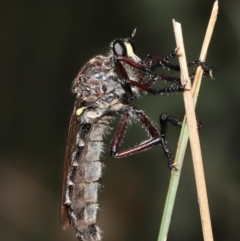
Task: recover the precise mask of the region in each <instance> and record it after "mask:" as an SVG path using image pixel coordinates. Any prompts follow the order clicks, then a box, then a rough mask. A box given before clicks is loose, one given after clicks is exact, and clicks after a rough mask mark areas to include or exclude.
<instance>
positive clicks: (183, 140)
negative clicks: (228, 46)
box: [158, 1, 218, 241]
mask: <svg viewBox="0 0 240 241" xmlns="http://www.w3.org/2000/svg"><path fill="white" fill-rule="evenodd" d="M217 13H218V1H215V3H214V5H213V9H212V14H211V17H210V20H209V24H208V27H207V31H206V35H205V38H204V42H203V47H202V50H201V54H200V58H199V59H200V60H202V61H205V59H206V55H207V49H208V46H209V43H210V39H211V36H212V33H213V29H214V26H215V22H216V19H217ZM202 73H203V72H202V68H201V67H199V68H197V71H196V75H195V79H194V83H193V86H192V97H193V105H194V106H195V105H196V103H197V97H198V93H199V89H200V84H201V78H202ZM188 136H189V133H188V128H187V124H186V116H185V117H184V120H183V124H182V129H181V133H180V137H179V141H178V143H179V144H178V148H177V151H176V157H175V163H177V170H174V171H172V172H171V178H170V183H169V188H168V193H167V197H166V202H165V207H164V212H163V216H162V222H161V227H160V231H159V236H158V241H165V240H167V234H168V230H169V225H170V221H171V216H172V211H173V206H174V202H175V197H176V192H177V188H178V183H179V180H180V175H181V169H182V163H183V159H184V155H185V151H186V147H187V142H188ZM209 236H210V239H205V240H212V239H211V238H212V235H211V234H210V235H209ZM204 238H207V235H204Z"/></svg>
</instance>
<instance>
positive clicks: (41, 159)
mask: <svg viewBox="0 0 240 241" xmlns="http://www.w3.org/2000/svg"><path fill="white" fill-rule="evenodd" d="M212 5H213V1H209V0H203V1H191V0H182V1H178V0H168V1H166V0H162V1H161V0H159V1H155V0H149V1H143V0H131V1H109V0H108V1H107V0H105V1H104V0H102V1H100V0H99V1H96V0H95V1H93V0H92V1H90V0H89V1H83V0H78V1H76V0H73V1H66V0H59V1H51V0H50V1H4V0H2V1H1V3H0V34H1V35H0V36H1V37H0V62H1V64H0V81H1V82H0V83H1V88H0V91H1V93H0V111H1V119H0V133H1V134H0V148H1V152H0V193H1V194H0V240H1V241H10V240H11V241H12V240H18V241H46V240H58V241H66V240H68V241H69V240H76V239H75V230H74V229H73V228H70V229H69V230H67V231H62V230H61V227H60V223H59V202H60V192H61V178H62V164H63V156H64V150H65V143H66V138H67V129H68V122H69V118H70V115H71V112H72V108H73V103H74V96H73V95H72V94H71V82H72V80H73V78H74V77H75V76H76V74H77V73H78V71H79V69H80V67H81V66H83V64H84V63H85V62H86V61H87V60H88V59H89V58H90V57H92V56H94V55H96V54H104V53H106V52H107V51H108V46H109V43H110V41H111V40H113V39H114V38H116V37H126V36H129V33H130V32H131V31H132V30H133V28H135V27H137V28H138V30H137V35H136V38H135V45H136V49H137V54H138V55H139V56H140V57H142V58H144V57H145V56H146V55H147V54H148V53H151V54H154V55H166V54H167V53H169V52H170V51H171V50H173V49H174V48H175V39H174V34H173V27H172V19H173V18H174V19H176V20H177V21H179V22H181V24H182V28H183V34H184V41H185V48H186V51H187V57H188V59H189V60H192V59H197V58H198V56H199V53H200V50H201V45H202V41H203V38H204V35H205V30H206V27H207V24H208V19H209V16H210V13H211V9H212ZM239 9H240V2H239V0H229V1H220V10H219V16H218V21H217V24H216V28H215V31H214V34H213V38H212V41H211V44H210V48H209V52H208V56H207V62H208V63H211V64H212V65H214V67H215V70H216V79H215V80H210V78H208V77H205V78H204V81H203V84H202V89H201V92H200V96H199V102H198V106H197V116H198V118H199V119H200V120H201V121H202V123H203V128H202V130H201V131H200V138H201V146H202V153H203V159H204V166H205V171H206V181H207V190H208V194H209V205H210V212H211V218H212V226H213V233H214V237H215V240H239V236H240V230H239V226H238V225H239V213H240V205H239V203H240V178H239V172H240V161H239V159H240V152H239V149H240V148H239V146H240V134H239V133H240V125H239V120H240V116H239V113H238V111H239V103H240V94H239V93H238V91H239V88H240V70H239V62H240V52H239V51H240V44H239V43H240V29H239V22H240V17H239ZM133 104H134V105H136V106H138V107H139V108H141V109H143V110H145V111H146V113H147V114H148V115H149V116H150V117H151V119H152V120H153V121H154V122H155V123H156V124H157V123H158V122H157V121H158V116H159V114H160V113H163V112H167V113H168V114H171V115H174V116H176V117H179V118H182V116H183V114H184V109H183V98H182V95H181V94H180V95H172V96H164V97H161V96H156V97H153V96H149V95H148V96H144V97H143V98H142V99H139V100H137V101H135V102H134V103H133ZM117 123H118V120H116V123H115V124H114V126H115V127H116V124H117ZM128 130H129V133H128V134H127V136H126V139H125V141H124V144H125V145H126V146H131V145H134V144H136V143H137V142H139V141H141V140H142V139H144V138H145V137H144V132H143V131H142V130H141V128H140V127H139V125H136V127H135V126H131V127H130V128H128ZM141 132H142V133H141ZM136 133H137V134H136ZM138 133H139V136H138ZM178 134H179V131H178V130H176V129H175V128H169V134H168V140H169V143H170V145H171V147H172V150H173V151H174V150H175V149H176V144H177V140H178ZM109 139H110V137H109V138H108V140H106V143H109ZM103 161H104V163H105V165H106V170H105V173H104V176H103V178H102V179H101V183H102V184H103V185H104V188H102V190H101V192H100V195H99V203H100V206H101V210H102V211H101V212H100V214H99V218H98V225H99V226H100V227H101V228H102V229H103V230H104V240H105V241H110V240H115V241H120V240H121V241H122V240H124V241H132V240H139V241H150V240H156V239H157V236H158V230H159V225H160V221H161V216H162V211H163V206H164V202H165V196H166V193H167V188H168V182H169V177H170V172H169V170H168V168H167V165H166V160H165V157H164V155H163V153H162V151H161V149H160V148H159V147H155V148H153V149H151V150H149V151H147V152H145V153H141V154H137V155H135V156H132V157H129V158H125V159H122V160H117V159H114V158H112V157H109V156H108V152H107V151H106V153H105V159H104V160H103ZM202 239H203V238H202V231H201V224H200V218H199V210H198V202H197V195H196V188H195V182H194V176H193V167H192V161H191V155H190V151H189V150H188V153H187V155H186V159H185V163H184V167H183V173H182V178H181V181H180V187H179V191H178V195H177V200H176V204H175V209H174V213H173V219H172V223H171V228H170V231H169V238H168V240H195V241H200V240H202Z"/></svg>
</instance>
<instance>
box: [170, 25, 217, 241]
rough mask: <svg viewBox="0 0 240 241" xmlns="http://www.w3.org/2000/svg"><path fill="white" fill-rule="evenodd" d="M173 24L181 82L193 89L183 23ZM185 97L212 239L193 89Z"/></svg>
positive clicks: (201, 196) (204, 216)
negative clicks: (183, 34)
mask: <svg viewBox="0 0 240 241" xmlns="http://www.w3.org/2000/svg"><path fill="white" fill-rule="evenodd" d="M173 26H174V32H175V38H176V44H177V46H178V47H179V48H180V53H181V55H180V56H179V63H180V69H181V82H182V84H186V89H191V81H190V78H189V73H188V68H187V60H186V55H185V49H184V44H183V37H182V29H181V24H180V23H177V22H175V21H174V20H173ZM183 97H184V103H185V110H186V117H187V125H188V131H189V139H190V146H191V152H192V159H193V166H194V172H195V179H196V185H197V193H198V202H199V209H200V216H201V221H202V229H203V236H204V240H208V241H211V240H213V235H212V226H211V220H210V212H209V207H208V199H207V190H206V184H205V177H204V170H203V162H202V154H201V147H200V141H199V136H198V130H197V121H196V115H195V110H194V109H195V106H194V102H193V98H192V93H191V91H185V92H184V94H183Z"/></svg>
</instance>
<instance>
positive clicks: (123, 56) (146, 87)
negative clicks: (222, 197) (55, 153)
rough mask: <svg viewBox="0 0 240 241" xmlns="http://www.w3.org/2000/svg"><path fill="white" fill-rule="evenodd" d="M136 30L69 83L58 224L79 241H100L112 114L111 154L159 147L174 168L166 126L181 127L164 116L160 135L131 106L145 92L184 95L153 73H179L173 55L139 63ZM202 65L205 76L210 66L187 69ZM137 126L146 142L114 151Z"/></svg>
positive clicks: (176, 81)
mask: <svg viewBox="0 0 240 241" xmlns="http://www.w3.org/2000/svg"><path fill="white" fill-rule="evenodd" d="M135 34H136V29H134V31H133V33H132V34H131V36H130V37H129V38H119V39H115V40H114V41H113V42H112V43H111V44H110V52H109V53H108V54H107V55H97V56H95V57H93V58H92V59H90V60H89V62H87V63H86V64H85V65H84V66H83V68H82V69H81V70H80V72H79V74H78V75H77V77H76V78H75V79H74V81H73V86H72V91H73V93H74V94H75V95H76V101H75V104H74V108H73V113H72V116H71V119H70V124H69V130H68V138H67V146H66V152H65V160H64V172H63V188H62V200H61V224H62V228H63V229H67V228H68V226H69V224H72V225H73V226H74V227H75V229H76V236H77V238H78V239H79V240H81V241H100V240H101V238H102V231H101V230H100V228H99V227H98V226H96V218H97V211H98V209H99V206H98V203H97V198H98V189H99V188H100V184H99V182H98V180H99V178H100V177H101V176H102V168H103V164H102V163H101V162H100V160H101V155H102V152H103V146H104V143H103V137H104V135H105V134H106V133H109V131H110V130H111V128H110V126H109V125H110V123H111V121H112V120H113V117H112V115H113V114H114V113H117V114H119V115H120V116H121V119H120V123H119V126H118V129H117V131H116V133H115V135H114V136H113V138H112V141H111V143H110V155H111V156H114V157H116V158H123V157H126V156H129V155H132V154H135V153H137V152H141V151H145V150H147V149H149V148H151V147H153V146H155V145H160V146H161V147H162V149H163V151H164V153H165V155H166V158H167V162H168V166H169V168H170V169H172V168H173V166H174V165H173V155H172V152H171V151H170V149H169V147H168V145H167V142H166V140H165V133H166V126H167V122H171V123H172V124H174V125H176V126H181V122H180V121H178V120H177V119H175V118H173V117H171V116H167V115H166V114H162V115H161V116H160V129H161V130H160V131H158V129H157V128H156V127H155V126H154V124H153V123H152V122H151V121H150V120H149V118H148V117H147V116H146V114H145V113H144V112H143V111H142V110H140V109H137V108H136V107H134V106H132V105H130V101H131V100H133V99H136V98H139V97H141V96H142V95H144V94H146V93H149V94H153V95H157V94H160V95H162V94H165V93H170V92H171V93H172V92H183V91H184V86H183V85H181V83H180V80H179V78H175V77H171V76H167V75H164V74H161V75H157V74H154V73H153V72H154V71H155V70H157V69H158V68H159V67H161V66H163V67H164V66H166V67H168V68H170V69H173V70H176V71H179V70H180V69H179V65H176V64H173V63H172V62H170V59H171V58H172V57H174V56H176V55H177V52H176V51H173V52H171V53H170V54H169V55H167V56H166V57H164V58H161V57H151V56H150V55H148V56H147V58H146V59H145V60H141V59H140V58H139V57H138V56H137V55H136V54H135V50H134V46H133V38H134V36H135ZM193 65H195V66H202V68H203V69H204V72H205V73H206V74H212V67H211V66H209V65H207V64H205V63H204V62H200V61H193V62H190V63H189V64H188V66H189V67H190V66H193ZM160 79H163V80H165V81H172V82H173V83H174V84H172V85H171V86H169V87H165V88H161V89H154V88H153V84H154V83H155V82H156V81H158V80H160ZM132 120H134V121H135V120H137V121H140V122H141V123H142V125H143V127H144V128H145V129H146V132H147V133H148V134H149V136H150V137H151V138H150V139H149V140H146V141H143V142H141V143H140V144H138V145H136V146H134V147H133V148H130V149H128V150H124V151H120V152H119V151H118V148H119V146H120V144H121V141H122V139H123V136H124V133H125V129H126V126H127V124H129V123H130V122H131V121H132Z"/></svg>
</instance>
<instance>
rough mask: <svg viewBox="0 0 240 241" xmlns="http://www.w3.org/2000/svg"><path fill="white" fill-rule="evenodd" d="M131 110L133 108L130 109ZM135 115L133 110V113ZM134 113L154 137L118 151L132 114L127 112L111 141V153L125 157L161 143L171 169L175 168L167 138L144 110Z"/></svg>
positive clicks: (135, 110)
mask: <svg viewBox="0 0 240 241" xmlns="http://www.w3.org/2000/svg"><path fill="white" fill-rule="evenodd" d="M129 111H131V110H129ZM131 115H133V112H132V113H131ZM134 115H135V117H136V118H138V119H139V120H140V121H141V122H142V124H143V125H144V127H145V128H146V130H147V131H148V132H149V134H150V136H151V137H152V139H149V140H147V141H144V142H142V143H140V144H139V145H136V146H134V147H133V148H129V149H128V150H124V151H121V152H119V153H118V152H117V150H118V148H119V146H120V144H121V141H122V139H123V135H124V133H125V129H126V125H127V121H128V119H129V117H130V114H129V113H128V112H126V113H125V114H124V115H123V117H122V118H121V120H120V123H119V127H118V130H117V131H116V133H115V135H114V137H113V139H112V141H111V143H110V155H112V156H114V157H117V158H123V157H126V156H130V155H133V154H135V153H138V152H142V151H145V150H147V149H149V148H151V147H153V146H156V145H159V144H160V145H161V146H162V149H163V152H164V154H165V156H166V158H167V161H168V166H169V168H170V169H172V168H173V155H172V152H171V151H170V148H169V147H168V144H167V142H166V140H165V138H164V137H163V136H162V135H160V134H159V132H158V130H157V129H156V128H155V126H154V125H153V124H152V122H151V121H150V120H149V119H148V117H147V116H146V115H145V114H144V112H143V111H141V110H137V109H134Z"/></svg>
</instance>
